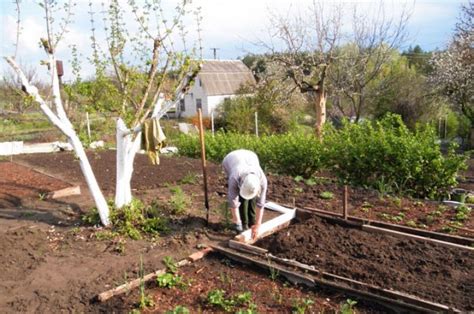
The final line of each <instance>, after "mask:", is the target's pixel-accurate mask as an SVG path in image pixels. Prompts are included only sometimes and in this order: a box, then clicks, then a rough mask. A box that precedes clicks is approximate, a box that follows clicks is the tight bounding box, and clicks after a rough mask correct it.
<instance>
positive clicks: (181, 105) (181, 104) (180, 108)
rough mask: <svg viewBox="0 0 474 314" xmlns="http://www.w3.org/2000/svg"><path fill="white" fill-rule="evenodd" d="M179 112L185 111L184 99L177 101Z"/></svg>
mask: <svg viewBox="0 0 474 314" xmlns="http://www.w3.org/2000/svg"><path fill="white" fill-rule="evenodd" d="M179 111H186V107H185V105H184V98H182V99H180V100H179Z"/></svg>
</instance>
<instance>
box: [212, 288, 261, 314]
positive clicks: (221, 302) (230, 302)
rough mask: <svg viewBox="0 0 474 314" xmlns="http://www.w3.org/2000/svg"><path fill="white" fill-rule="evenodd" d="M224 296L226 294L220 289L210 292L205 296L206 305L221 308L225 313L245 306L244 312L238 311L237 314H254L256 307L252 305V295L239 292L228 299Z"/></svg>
mask: <svg viewBox="0 0 474 314" xmlns="http://www.w3.org/2000/svg"><path fill="white" fill-rule="evenodd" d="M225 294H226V292H225V291H224V290H222V289H214V290H211V291H209V293H208V294H207V303H209V304H210V305H213V306H215V307H218V308H221V309H222V310H224V311H225V312H231V311H232V310H233V309H234V307H236V306H246V307H247V308H246V309H245V310H240V311H238V312H237V313H242V314H244V313H245V314H253V313H256V305H255V304H254V303H252V294H251V293H250V292H241V293H238V294H236V295H234V296H230V297H228V298H227V297H226V296H225Z"/></svg>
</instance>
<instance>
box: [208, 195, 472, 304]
mask: <svg viewBox="0 0 474 314" xmlns="http://www.w3.org/2000/svg"><path fill="white" fill-rule="evenodd" d="M267 205H269V206H267ZM265 207H266V208H269V209H273V210H277V211H279V212H281V213H282V214H281V215H280V216H278V217H276V218H273V219H271V220H269V221H267V222H265V223H264V224H262V228H263V230H261V232H260V234H259V239H261V238H262V237H265V236H267V235H270V234H272V233H274V232H276V231H279V230H281V229H283V228H285V227H287V226H288V225H289V224H290V222H291V219H293V218H294V217H295V216H297V217H298V218H299V219H303V220H304V219H307V218H308V217H310V216H312V215H316V216H319V217H322V218H324V219H328V220H331V221H333V222H335V223H337V224H339V225H342V226H347V227H356V228H359V229H361V230H364V231H366V232H377V233H385V234H389V235H392V236H396V237H401V238H407V239H415V240H418V241H425V242H431V243H436V244H439V245H444V246H449V247H454V248H456V249H461V250H474V247H473V245H474V239H469V238H464V237H459V236H451V235H445V234H440V233H436V232H430V231H425V230H418V229H414V228H408V227H404V226H398V225H393V224H387V223H382V222H377V221H370V220H363V219H360V218H356V217H350V216H347V215H344V213H343V214H342V215H339V214H336V213H331V212H326V211H322V210H318V209H314V208H311V209H308V208H306V209H296V208H294V209H289V208H286V207H283V206H280V205H277V204H274V203H268V204H266V206H265ZM291 214H295V216H293V217H292V218H289V217H290V215H291ZM344 217H346V219H344ZM288 218H289V219H288ZM264 225H265V227H264ZM255 242H256V240H255V239H251V237H250V232H249V231H246V232H243V233H242V234H240V235H238V236H236V237H235V239H232V240H229V242H228V245H227V247H226V246H225V245H214V246H212V248H213V250H215V251H217V252H219V253H221V254H223V255H225V256H227V257H229V258H231V259H233V260H236V261H238V262H241V263H244V264H250V265H254V266H257V267H259V268H262V269H265V270H267V271H270V272H275V271H277V272H278V273H279V274H280V275H282V276H284V277H285V278H286V279H287V280H289V281H290V282H292V283H295V284H304V285H306V286H309V287H316V286H324V287H329V288H331V289H335V290H340V291H342V292H344V293H347V294H348V295H353V296H356V297H359V298H362V299H367V300H370V301H375V302H377V303H380V304H382V305H384V306H387V307H390V308H395V309H397V310H414V311H419V312H428V313H431V312H453V313H460V312H461V311H460V310H459V309H456V308H453V307H450V306H447V305H444V304H440V303H436V302H431V301H428V300H425V299H422V298H419V297H417V296H414V295H410V294H407V293H403V292H399V291H394V290H387V289H383V288H381V287H378V286H374V285H370V284H366V283H363V282H360V281H357V280H353V279H350V278H345V277H342V276H338V275H335V274H331V273H327V272H324V271H321V270H318V269H316V268H315V267H314V266H311V265H306V264H303V263H300V262H298V261H295V260H288V259H284V258H280V257H277V256H274V255H272V254H271V253H270V252H268V251H267V250H266V249H263V248H260V247H258V246H255V245H253V244H254V243H255Z"/></svg>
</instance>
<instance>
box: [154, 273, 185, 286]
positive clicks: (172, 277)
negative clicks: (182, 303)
mask: <svg viewBox="0 0 474 314" xmlns="http://www.w3.org/2000/svg"><path fill="white" fill-rule="evenodd" d="M156 283H157V284H158V287H160V288H173V287H179V288H182V287H184V285H185V283H184V282H183V278H182V277H181V276H179V275H176V274H171V273H164V274H161V275H159V276H158V277H156Z"/></svg>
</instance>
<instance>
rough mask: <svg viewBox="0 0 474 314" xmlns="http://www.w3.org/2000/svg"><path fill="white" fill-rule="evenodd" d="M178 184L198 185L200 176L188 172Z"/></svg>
mask: <svg viewBox="0 0 474 314" xmlns="http://www.w3.org/2000/svg"><path fill="white" fill-rule="evenodd" d="M178 183H179V184H191V185H196V184H198V176H197V175H196V174H195V173H191V172H188V174H186V175H185V176H184V178H182V179H181V180H179V182H178Z"/></svg>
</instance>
